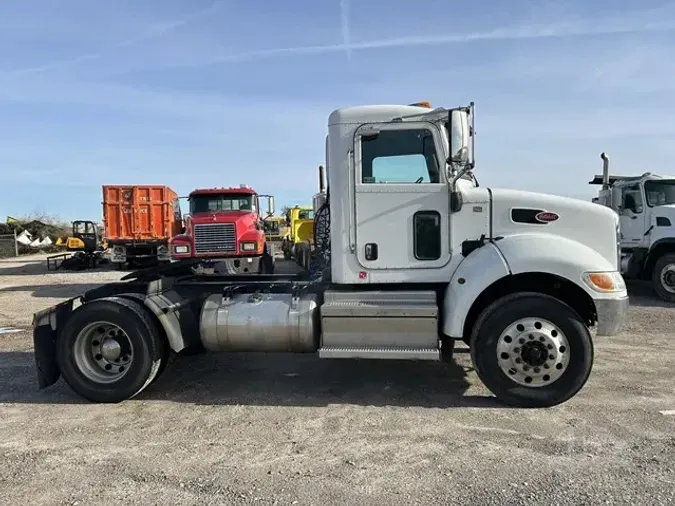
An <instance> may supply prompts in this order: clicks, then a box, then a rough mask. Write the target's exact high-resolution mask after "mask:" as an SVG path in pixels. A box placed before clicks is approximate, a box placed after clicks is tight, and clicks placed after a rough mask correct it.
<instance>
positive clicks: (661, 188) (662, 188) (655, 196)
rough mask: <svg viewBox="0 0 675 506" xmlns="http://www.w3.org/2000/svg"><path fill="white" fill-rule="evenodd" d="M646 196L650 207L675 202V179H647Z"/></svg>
mask: <svg viewBox="0 0 675 506" xmlns="http://www.w3.org/2000/svg"><path fill="white" fill-rule="evenodd" d="M645 196H646V197H647V205H648V206H649V207H654V206H663V205H666V204H675V180H673V179H670V180H669V179H666V180H652V181H646V182H645Z"/></svg>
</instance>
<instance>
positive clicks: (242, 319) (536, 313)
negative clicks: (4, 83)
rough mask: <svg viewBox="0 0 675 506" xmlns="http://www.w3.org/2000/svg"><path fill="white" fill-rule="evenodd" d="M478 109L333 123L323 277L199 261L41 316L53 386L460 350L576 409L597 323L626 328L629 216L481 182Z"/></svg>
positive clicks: (528, 402) (124, 395)
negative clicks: (259, 359)
mask: <svg viewBox="0 0 675 506" xmlns="http://www.w3.org/2000/svg"><path fill="white" fill-rule="evenodd" d="M473 112H474V108H473V104H470V105H469V106H468V107H459V108H453V109H443V108H438V109H433V110H432V109H431V107H429V106H427V105H426V104H423V105H420V104H417V105H409V106H406V105H373V106H357V107H348V108H343V109H338V110H336V111H334V112H333V113H332V114H331V115H330V117H329V118H328V136H327V139H326V165H325V170H326V174H327V179H328V185H327V188H326V191H325V192H323V191H320V192H319V194H318V195H315V197H314V200H313V202H314V205H315V207H316V208H317V212H316V217H315V234H314V235H315V243H316V244H315V254H314V256H313V259H312V264H311V266H310V271H309V272H308V273H304V275H302V274H301V275H295V276H289V275H282V274H261V275H254V276H250V275H248V276H246V275H205V274H195V273H194V272H193V271H192V268H191V267H192V264H191V261H189V260H184V261H180V262H176V263H172V264H169V265H168V266H162V267H157V268H150V269H144V270H142V271H138V272H136V273H130V274H128V275H127V276H126V277H125V278H126V279H123V280H122V281H121V282H116V283H109V284H106V285H103V286H101V287H99V288H95V289H93V290H89V291H87V292H85V293H84V294H82V295H81V296H80V297H77V298H74V299H71V300H69V301H65V302H63V303H61V304H58V305H56V306H53V307H51V308H47V309H45V310H43V311H40V312H39V313H37V314H36V315H35V317H34V324H33V325H34V330H33V336H34V354H35V359H36V363H37V370H38V379H39V385H40V387H41V388H44V387H46V386H49V385H51V384H53V383H54V382H56V381H57V380H58V378H59V377H60V376H61V375H62V376H63V377H64V379H65V381H66V382H67V383H68V384H69V385H70V387H71V388H72V389H73V390H74V391H75V392H77V393H78V394H79V395H81V396H83V397H85V398H87V399H89V400H92V401H96V402H118V401H122V400H124V399H128V398H131V397H134V396H135V395H137V394H138V393H139V392H141V391H142V390H144V389H146V388H147V387H148V385H150V384H151V383H152V382H153V381H154V380H155V379H156V378H157V377H158V376H159V374H161V372H162V370H163V369H164V366H165V365H166V363H167V359H168V357H169V354H170V353H171V352H174V353H179V352H181V351H183V350H185V349H190V348H193V347H200V346H201V347H203V348H205V349H206V350H209V351H220V352H256V351H258V352H296V353H316V354H317V355H318V357H319V358H320V359H397V360H436V361H437V360H449V359H451V357H452V353H453V349H454V343H455V341H456V340H463V341H465V342H466V343H468V344H469V346H470V350H471V359H472V362H473V364H474V367H475V370H476V371H477V373H478V376H479V378H480V379H481V380H482V381H483V383H484V384H485V385H486V386H487V387H488V388H489V389H490V390H491V391H492V392H493V393H494V394H495V395H496V397H497V398H498V399H500V400H501V401H503V402H505V403H508V404H511V405H515V406H522V407H545V406H553V405H556V404H559V403H561V402H565V401H566V400H568V399H570V398H571V397H573V396H574V395H575V394H576V393H577V392H578V391H579V390H580V389H581V388H582V387H583V385H584V384H585V383H586V381H587V379H588V377H589V375H590V373H591V369H592V365H593V355H594V352H593V343H592V337H591V333H590V328H591V327H595V329H596V333H597V335H599V336H611V335H615V334H617V333H618V332H619V331H620V329H621V327H622V324H623V321H624V318H625V315H626V311H627V307H628V295H627V293H626V287H625V284H624V281H623V278H622V276H621V274H620V273H619V263H618V254H619V252H618V250H617V233H618V217H617V215H616V213H614V212H613V211H612V210H610V209H608V208H605V207H602V206H598V205H595V204H592V203H590V202H583V201H581V200H576V199H570V198H564V197H559V196H553V195H544V194H539V193H530V192H524V191H516V190H502V189H496V188H489V187H482V186H479V185H478V183H477V181H476V178H475V177H474V176H473V170H474V165H475V163H474V154H473V153H474V150H473V145H474V142H473V140H474V135H473V132H474V129H473ZM291 118H292V113H291V114H290V116H289V119H291Z"/></svg>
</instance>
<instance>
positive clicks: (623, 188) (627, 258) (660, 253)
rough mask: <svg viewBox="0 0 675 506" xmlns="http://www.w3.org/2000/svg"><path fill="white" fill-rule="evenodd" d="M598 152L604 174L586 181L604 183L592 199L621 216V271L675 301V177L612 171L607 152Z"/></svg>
mask: <svg viewBox="0 0 675 506" xmlns="http://www.w3.org/2000/svg"><path fill="white" fill-rule="evenodd" d="M601 157H602V159H603V161H604V164H603V174H602V175H596V176H595V177H594V179H593V180H591V181H590V182H589V184H594V185H602V188H601V189H600V191H599V193H598V197H596V198H594V199H593V201H594V202H596V203H598V204H601V205H604V206H606V207H609V208H611V209H612V210H614V211H615V212H616V213H617V214H618V216H619V221H620V231H619V233H620V236H619V242H620V248H621V271H622V273H623V274H624V275H625V276H626V278H629V279H643V280H649V281H651V283H652V286H653V288H654V291H655V292H656V294H657V295H658V296H659V297H660V298H661V299H663V300H665V301H668V302H675V228H674V225H675V176H667V175H659V174H654V173H652V172H645V173H643V174H640V175H635V176H618V175H610V174H609V167H608V165H609V157H607V155H606V154H604V153H603V154H602V155H601Z"/></svg>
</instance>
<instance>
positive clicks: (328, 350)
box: [319, 346, 441, 360]
mask: <svg viewBox="0 0 675 506" xmlns="http://www.w3.org/2000/svg"><path fill="white" fill-rule="evenodd" d="M319 357H320V358H365V359H380V360H381V359H391V360H440V359H441V354H440V350H439V349H438V348H393V347H382V346H379V347H377V348H375V347H369V346H350V347H341V346H324V347H323V348H319Z"/></svg>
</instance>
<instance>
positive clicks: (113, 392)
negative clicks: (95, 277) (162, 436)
mask: <svg viewBox="0 0 675 506" xmlns="http://www.w3.org/2000/svg"><path fill="white" fill-rule="evenodd" d="M97 321H101V322H109V323H112V324H114V325H116V326H118V327H119V328H120V329H122V330H123V331H124V332H125V333H126V335H127V336H128V338H129V340H130V341H131V344H132V345H133V349H134V352H133V359H132V361H131V363H130V364H129V367H128V370H127V371H126V373H125V374H124V375H123V376H121V377H120V378H119V379H117V380H115V381H113V382H110V383H102V382H97V381H94V380H92V379H90V378H88V377H87V376H86V375H85V374H84V373H83V372H82V371H81V370H80V369H79V367H78V366H77V364H76V362H75V359H74V350H73V348H74V345H75V341H76V339H77V336H78V334H79V333H80V331H81V330H83V329H84V328H86V327H87V326H88V325H90V324H91V323H95V322H97ZM167 359H168V350H167V345H166V342H165V340H164V337H163V336H162V335H161V334H160V332H159V331H158V329H157V326H156V324H155V323H154V322H153V320H152V317H151V315H150V314H149V313H148V312H147V310H146V308H145V307H143V306H142V305H141V304H139V303H138V302H136V301H133V300H129V299H124V298H120V297H108V298H105V299H99V300H95V301H93V302H89V303H87V304H84V305H83V306H80V307H78V308H77V309H76V310H75V311H74V312H73V314H72V315H71V317H70V318H69V319H68V321H67V322H66V325H65V326H64V327H63V329H61V331H60V332H59V337H58V340H57V343H56V360H57V363H58V365H59V368H60V370H61V374H62V375H63V378H64V380H65V381H66V383H67V384H68V385H69V386H70V388H72V389H73V390H74V391H75V392H76V393H77V394H78V395H80V396H82V397H84V398H85V399H88V400H90V401H93V402H101V403H115V402H120V401H123V400H126V399H130V398H132V397H134V396H136V395H138V394H139V393H140V392H141V391H143V390H144V389H145V388H146V387H147V386H148V385H150V383H152V382H153V381H154V380H155V379H156V378H157V377H158V374H159V372H160V370H161V369H163V368H164V366H166V362H167Z"/></svg>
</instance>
